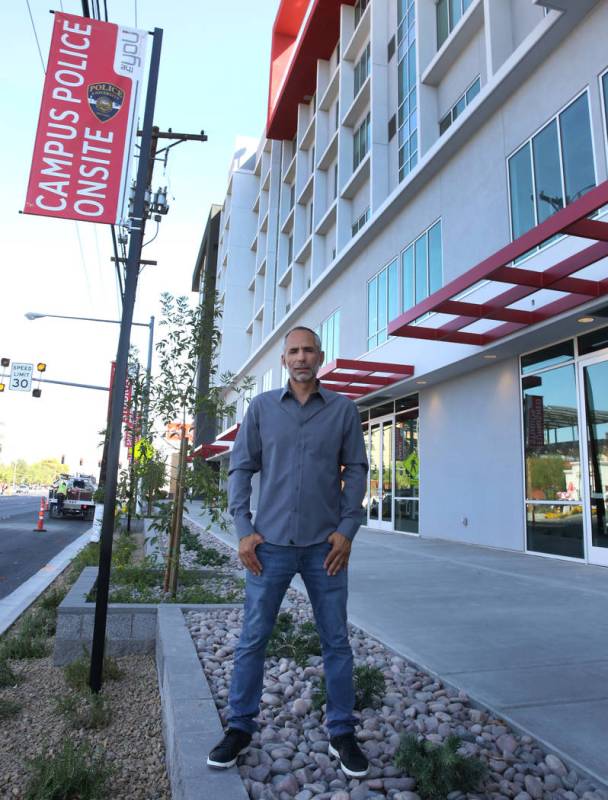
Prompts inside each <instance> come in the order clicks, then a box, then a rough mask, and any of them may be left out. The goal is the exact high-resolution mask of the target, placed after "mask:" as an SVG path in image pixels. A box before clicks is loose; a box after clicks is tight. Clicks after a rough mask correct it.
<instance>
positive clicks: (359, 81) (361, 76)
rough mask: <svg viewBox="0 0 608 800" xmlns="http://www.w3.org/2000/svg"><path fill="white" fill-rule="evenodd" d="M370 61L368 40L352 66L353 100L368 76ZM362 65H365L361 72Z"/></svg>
mask: <svg viewBox="0 0 608 800" xmlns="http://www.w3.org/2000/svg"><path fill="white" fill-rule="evenodd" d="M371 63H372V59H371V44H370V42H369V41H368V43H367V44H366V45H365V47H364V48H363V50H362V52H361V55H360V56H359V58H358V59H357V61H356V62H355V66H354V68H353V77H354V83H353V100H354V99H355V98H356V97H357V95H358V94H359V92H360V91H361V89H362V88H363V84H364V83H365V81H366V80H367V79H368V78H369V73H370V67H371ZM363 65H365V72H363Z"/></svg>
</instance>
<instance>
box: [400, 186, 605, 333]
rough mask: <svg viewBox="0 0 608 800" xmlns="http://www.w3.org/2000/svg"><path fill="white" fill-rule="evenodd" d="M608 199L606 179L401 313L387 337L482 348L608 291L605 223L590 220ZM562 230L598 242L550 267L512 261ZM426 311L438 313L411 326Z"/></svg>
mask: <svg viewBox="0 0 608 800" xmlns="http://www.w3.org/2000/svg"><path fill="white" fill-rule="evenodd" d="M607 203H608V181H605V182H604V183H601V184H600V185H599V186H596V187H595V188H594V189H592V190H591V191H589V192H587V194H585V195H584V196H583V197H581V198H580V199H578V200H576V201H575V202H573V203H571V204H570V205H569V206H566V208H563V209H561V210H560V211H558V212H557V213H555V214H553V216H551V217H549V219H547V220H545V222H542V223H541V224H540V225H537V226H536V227H535V228H532V229H531V230H529V231H528V232H527V233H524V235H523V236H520V237H519V238H518V239H515V240H514V241H513V242H511V244H508V245H507V246H506V247H503V248H502V249H501V250H498V252H496V253H494V254H493V255H491V256H490V257H489V258H486V259H485V260H484V261H482V262H481V263H480V264H478V265H477V266H476V267H473V268H472V269H470V270H469V271H468V272H465V273H464V275H461V276H460V277H459V278H456V280H453V281H451V282H450V283H448V284H447V285H446V286H444V287H443V288H442V289H439V290H438V291H436V292H434V293H433V294H432V295H430V296H429V297H427V298H426V300H423V301H421V302H420V303H418V304H417V305H415V306H413V307H412V308H411V309H409V310H408V311H406V312H404V313H403V314H401V316H399V317H397V318H396V319H394V320H393V321H392V322H391V323H389V326H388V333H389V335H391V336H405V337H409V338H413V339H433V340H436V341H442V342H459V343H463V344H475V345H486V344H490V343H491V342H495V341H496V340H498V339H502V338H503V337H504V336H508V335H509V334H511V333H514V332H515V331H519V330H521V329H523V328H526V327H528V326H530V325H534V324H535V323H537V322H543V321H545V320H547V319H551V318H552V317H554V316H556V315H557V314H561V313H562V312H564V311H567V310H569V309H571V308H576V307H577V306H580V305H582V304H583V303H587V302H588V301H589V300H592V299H593V298H596V297H601V296H603V295H605V294H607V293H608V265H607V264H599V263H598V262H600V261H601V260H602V259H604V258H606V257H608V223H606V222H600V221H599V220H593V219H588V217H589V215H590V214H593V213H594V212H595V211H597V210H598V209H599V208H601V207H602V206H604V205H606V204H607ZM560 235H568V236H576V237H579V238H581V239H588V240H592V241H593V240H595V243H594V244H590V245H588V246H587V247H585V248H584V249H583V250H580V251H579V252H577V253H574V254H572V255H570V256H567V257H566V258H564V259H563V260H562V261H560V262H559V263H557V264H555V265H553V266H551V267H549V268H548V269H544V270H540V269H539V268H538V267H537V268H536V269H534V268H531V267H524V268H522V267H521V266H514V265H513V262H514V261H516V260H517V259H518V258H520V257H521V256H523V255H524V254H526V253H528V252H529V251H530V250H532V249H533V248H535V247H537V246H538V245H540V244H542V243H543V242H545V241H547V240H548V239H550V238H552V237H553V236H560ZM477 284H481V285H479V286H478V285H477ZM505 285H508V287H509V288H507V289H506V291H505ZM464 294H466V300H465V299H464V298H463V295H464ZM426 314H434V315H437V316H431V317H428V318H427V319H426V320H425V324H424V325H420V324H418V325H416V324H414V323H415V322H416V320H419V319H420V318H421V317H422V316H424V315H426ZM439 315H441V316H439ZM494 322H498V323H500V324H498V325H496V324H494Z"/></svg>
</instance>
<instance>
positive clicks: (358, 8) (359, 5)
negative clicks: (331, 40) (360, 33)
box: [355, 0, 369, 28]
mask: <svg viewBox="0 0 608 800" xmlns="http://www.w3.org/2000/svg"><path fill="white" fill-rule="evenodd" d="M368 5H369V0H357V2H356V3H355V28H356V27H357V25H358V24H359V23H360V22H361V17H362V16H363V14H364V13H365V9H366V8H367V7H368Z"/></svg>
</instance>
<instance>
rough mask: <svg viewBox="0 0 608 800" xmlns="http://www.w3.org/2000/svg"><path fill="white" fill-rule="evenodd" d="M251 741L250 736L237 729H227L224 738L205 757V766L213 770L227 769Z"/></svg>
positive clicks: (234, 762)
mask: <svg viewBox="0 0 608 800" xmlns="http://www.w3.org/2000/svg"><path fill="white" fill-rule="evenodd" d="M250 741H251V734H250V733H247V732H246V731H241V730H239V729H238V728H228V730H227V731H226V734H225V736H224V738H223V739H222V741H221V742H219V744H216V745H215V747H214V748H213V750H212V751H211V752H210V753H209V755H208V757H207V766H209V767H215V769H228V767H231V766H232V765H233V764H236V760H237V758H238V756H239V755H240V754H241V753H244V752H245V751H246V750H247V749H248V747H249V742H250Z"/></svg>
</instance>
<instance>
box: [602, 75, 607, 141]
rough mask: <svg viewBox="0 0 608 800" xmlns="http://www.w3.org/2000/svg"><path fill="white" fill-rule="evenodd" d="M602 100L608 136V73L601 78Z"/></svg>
mask: <svg viewBox="0 0 608 800" xmlns="http://www.w3.org/2000/svg"><path fill="white" fill-rule="evenodd" d="M601 82H602V100H603V101H604V121H605V123H606V135H607V136H608V72H604V74H603V75H602V77H601Z"/></svg>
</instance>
